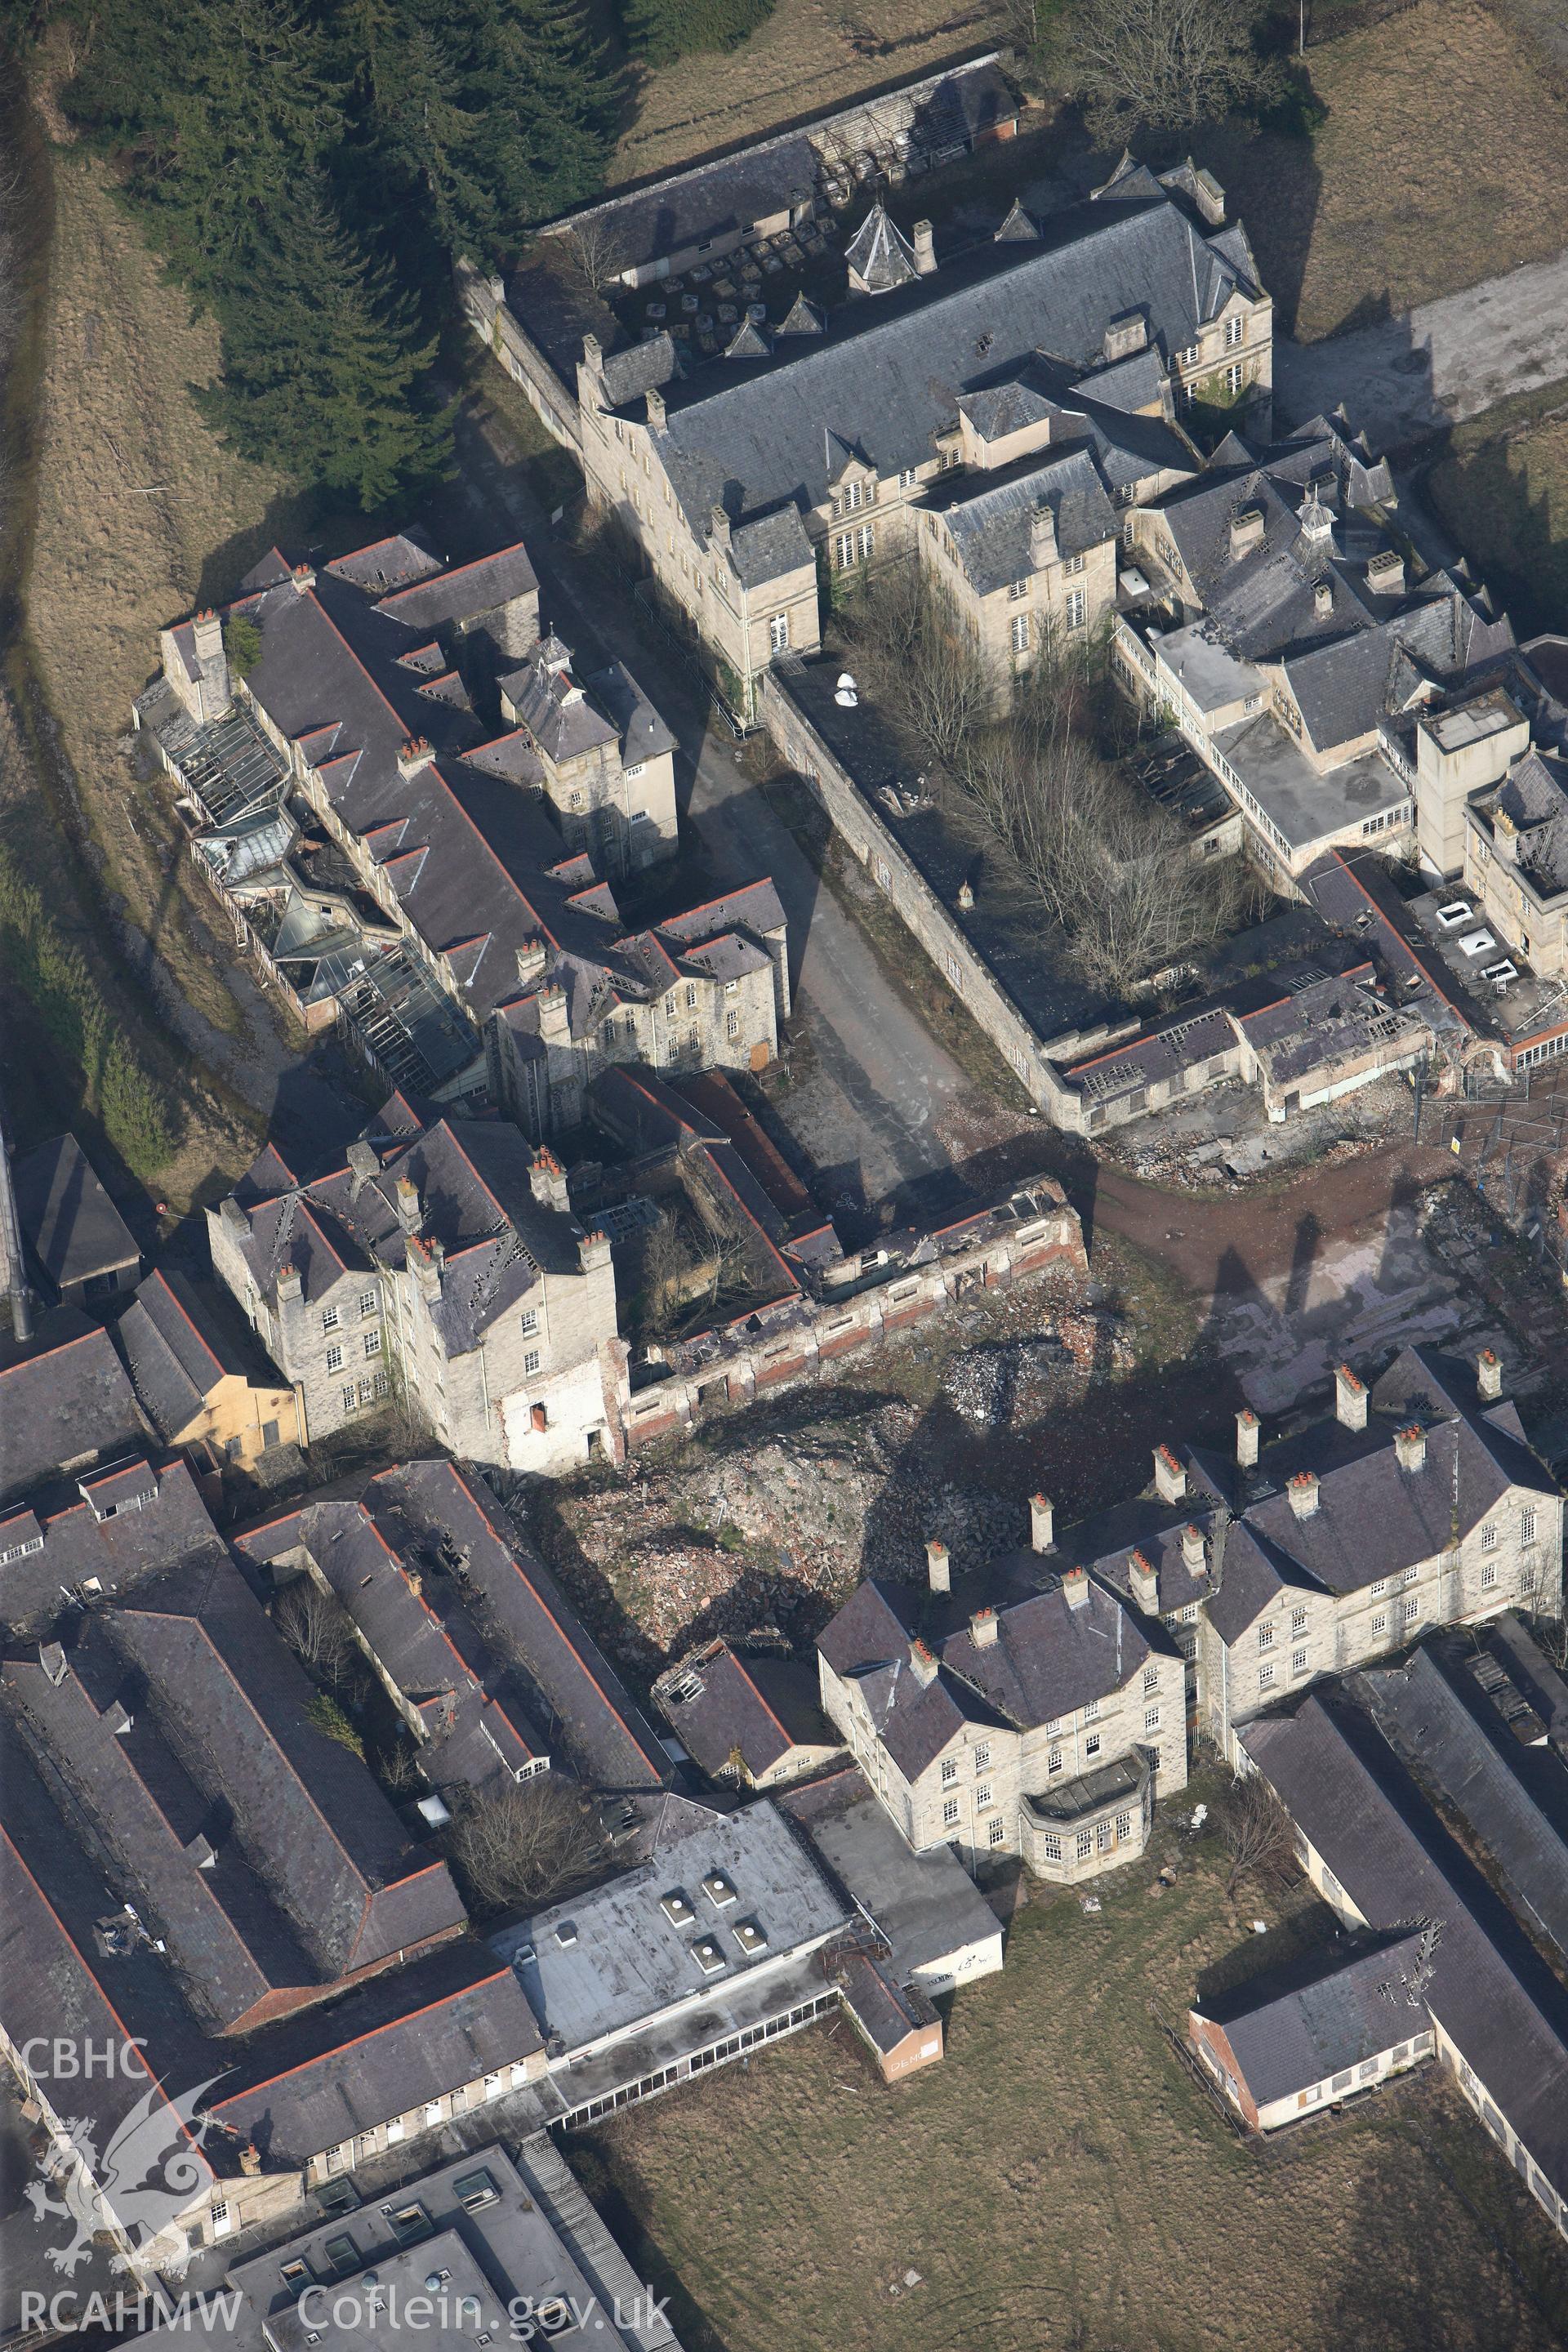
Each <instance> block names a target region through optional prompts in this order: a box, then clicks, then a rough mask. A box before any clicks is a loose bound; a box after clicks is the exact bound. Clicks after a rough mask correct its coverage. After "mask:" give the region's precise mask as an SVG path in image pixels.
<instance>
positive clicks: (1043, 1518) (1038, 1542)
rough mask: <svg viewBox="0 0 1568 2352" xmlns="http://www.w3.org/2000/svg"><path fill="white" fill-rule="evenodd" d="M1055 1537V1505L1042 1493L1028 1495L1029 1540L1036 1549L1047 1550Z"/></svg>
mask: <svg viewBox="0 0 1568 2352" xmlns="http://www.w3.org/2000/svg"><path fill="white" fill-rule="evenodd" d="M1056 1539H1057V1507H1056V1505H1055V1504H1054V1503H1047V1500H1046V1498H1045V1496H1043V1495H1031V1496H1030V1497H1029V1542H1030V1545H1031V1546H1032V1548H1033V1549H1035V1550H1036V1551H1049V1549H1050V1548H1051V1546H1052V1545H1053V1544H1054V1543H1055V1541H1056Z"/></svg>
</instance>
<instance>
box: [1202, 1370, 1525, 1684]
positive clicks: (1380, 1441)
mask: <svg viewBox="0 0 1568 2352" xmlns="http://www.w3.org/2000/svg"><path fill="white" fill-rule="evenodd" d="M1467 1386H1468V1391H1469V1394H1468V1397H1467V1395H1466V1393H1465V1391H1466V1387H1467ZM1415 1420H1419V1421H1421V1422H1422V1423H1424V1424H1425V1425H1426V1452H1425V1457H1424V1460H1423V1464H1422V1466H1421V1468H1420V1469H1418V1470H1405V1469H1402V1468H1401V1467H1400V1465H1399V1462H1398V1458H1397V1455H1396V1454H1395V1450H1394V1434H1395V1431H1396V1430H1397V1429H1400V1428H1404V1427H1405V1426H1407V1425H1409V1424H1410V1423H1411V1422H1412V1421H1415ZM1456 1454H1457V1455H1458V1532H1459V1534H1460V1535H1461V1536H1466V1535H1468V1533H1469V1532H1470V1530H1471V1529H1472V1528H1475V1527H1477V1526H1479V1523H1480V1521H1481V1520H1482V1519H1484V1518H1485V1517H1487V1515H1488V1514H1489V1512H1490V1511H1491V1510H1492V1509H1494V1508H1495V1507H1496V1505H1497V1504H1498V1502H1499V1501H1500V1499H1501V1497H1502V1496H1504V1495H1505V1494H1507V1493H1508V1492H1509V1491H1510V1488H1513V1487H1523V1488H1524V1489H1525V1490H1526V1491H1527V1492H1533V1493H1536V1494H1541V1495H1553V1496H1554V1495H1555V1493H1556V1488H1555V1486H1554V1484H1553V1482H1552V1477H1551V1475H1550V1474H1549V1473H1548V1472H1547V1471H1546V1470H1545V1469H1544V1468H1543V1466H1542V1464H1541V1463H1540V1462H1539V1461H1538V1460H1537V1459H1536V1457H1535V1456H1534V1455H1533V1454H1531V1452H1530V1449H1529V1447H1528V1446H1527V1445H1526V1444H1525V1443H1524V1439H1523V1433H1522V1431H1521V1428H1520V1425H1519V1420H1518V1415H1517V1412H1515V1410H1514V1408H1513V1407H1512V1406H1511V1405H1503V1406H1500V1407H1498V1406H1494V1407H1491V1408H1489V1409H1488V1410H1486V1411H1483V1410H1482V1409H1481V1408H1480V1405H1479V1400H1477V1399H1476V1396H1475V1383H1474V1379H1473V1376H1471V1377H1470V1379H1469V1380H1468V1382H1466V1381H1465V1380H1464V1378H1463V1376H1462V1375H1461V1374H1460V1373H1459V1372H1458V1368H1457V1367H1455V1366H1452V1365H1449V1364H1448V1363H1447V1360H1445V1359H1443V1358H1442V1357H1440V1356H1439V1355H1437V1354H1436V1351H1434V1350H1432V1349H1425V1348H1407V1349H1404V1350H1403V1351H1402V1352H1401V1354H1400V1355H1399V1356H1398V1357H1396V1358H1395V1360H1394V1363H1393V1364H1391V1365H1390V1366H1389V1368H1388V1370H1387V1371H1386V1372H1385V1373H1384V1375H1383V1377H1382V1379H1381V1380H1379V1381H1377V1382H1376V1383H1375V1384H1374V1386H1373V1391H1372V1396H1371V1411H1370V1413H1369V1416H1368V1423H1367V1427H1366V1428H1365V1429H1364V1430H1360V1431H1356V1430H1349V1429H1345V1428H1343V1427H1342V1425H1341V1423H1339V1422H1337V1421H1335V1420H1332V1419H1328V1418H1325V1419H1323V1420H1321V1421H1317V1422H1314V1423H1311V1424H1310V1427H1308V1428H1306V1429H1304V1430H1301V1431H1300V1432H1298V1433H1296V1434H1294V1435H1292V1436H1289V1437H1284V1438H1280V1439H1279V1440H1277V1441H1276V1442H1275V1443H1274V1444H1271V1445H1268V1446H1266V1447H1264V1448H1263V1450H1262V1452H1261V1454H1260V1455H1259V1459H1258V1471H1257V1473H1256V1475H1254V1476H1252V1477H1247V1476H1246V1475H1245V1474H1240V1473H1237V1472H1236V1471H1235V1470H1234V1469H1233V1468H1224V1469H1216V1468H1215V1465H1208V1464H1207V1463H1206V1461H1205V1463H1204V1464H1203V1465H1202V1468H1203V1470H1204V1473H1205V1476H1209V1477H1212V1478H1213V1480H1214V1481H1215V1486H1216V1492H1219V1491H1223V1492H1225V1494H1226V1497H1227V1499H1230V1500H1232V1501H1233V1502H1234V1503H1235V1505H1236V1507H1237V1508H1238V1509H1239V1511H1240V1514H1241V1516H1240V1517H1239V1519H1238V1520H1237V1523H1236V1524H1235V1525H1233V1527H1232V1528H1231V1529H1230V1533H1229V1537H1228V1538H1227V1542H1226V1560H1225V1577H1224V1580H1223V1583H1222V1585H1221V1588H1220V1590H1219V1591H1218V1593H1217V1594H1216V1595H1215V1598H1214V1600H1213V1601H1211V1602H1210V1604H1209V1612H1208V1613H1209V1619H1210V1622H1212V1623H1213V1624H1214V1625H1215V1628H1216V1630H1217V1631H1218V1632H1219V1633H1220V1634H1221V1636H1222V1638H1223V1639H1224V1640H1226V1641H1227V1642H1231V1641H1235V1640H1236V1639H1237V1636H1238V1634H1239V1633H1242V1632H1243V1631H1245V1629H1246V1627H1247V1626H1248V1625H1249V1624H1250V1623H1251V1622H1252V1621H1253V1619H1254V1618H1255V1617H1256V1616H1257V1615H1258V1612H1259V1610H1260V1609H1262V1608H1263V1607H1265V1606H1266V1605H1267V1603H1268V1600H1269V1599H1270V1598H1272V1596H1273V1594H1274V1593H1275V1592H1277V1591H1279V1589H1280V1587H1281V1585H1283V1584H1285V1583H1289V1582H1299V1583H1300V1584H1301V1585H1303V1586H1304V1587H1306V1588H1309V1589H1310V1588H1313V1587H1315V1588H1317V1589H1318V1590H1320V1591H1325V1592H1332V1593H1342V1592H1355V1591H1363V1590H1364V1589H1365V1587H1366V1586H1367V1585H1369V1584H1372V1583H1374V1582H1375V1581H1377V1580H1379V1579H1380V1578H1389V1577H1393V1576H1396V1575H1397V1574H1398V1573H1399V1572H1400V1570H1402V1569H1405V1568H1407V1567H1413V1566H1415V1563H1416V1562H1417V1561H1420V1560H1427V1559H1434V1558H1436V1555H1437V1554H1438V1553H1440V1552H1442V1551H1443V1550H1445V1549H1447V1545H1448V1543H1449V1541H1450V1539H1451V1538H1452V1535H1453V1532H1454V1511H1455V1475H1454V1474H1455V1457H1456ZM1299 1470H1310V1472H1311V1473H1312V1474H1313V1475H1314V1476H1315V1477H1316V1478H1317V1480H1318V1506H1317V1508H1316V1510H1315V1511H1313V1512H1312V1513H1311V1515H1310V1517H1305V1518H1300V1517H1297V1515H1296V1512H1295V1510H1294V1509H1293V1508H1292V1507H1291V1504H1290V1502H1289V1496H1288V1494H1287V1491H1286V1490H1287V1487H1288V1485H1289V1480H1290V1478H1291V1477H1292V1476H1293V1475H1295V1473H1296V1472H1297V1471H1299ZM1243 1538H1248V1539H1250V1549H1249V1545H1248V1542H1247V1540H1243Z"/></svg>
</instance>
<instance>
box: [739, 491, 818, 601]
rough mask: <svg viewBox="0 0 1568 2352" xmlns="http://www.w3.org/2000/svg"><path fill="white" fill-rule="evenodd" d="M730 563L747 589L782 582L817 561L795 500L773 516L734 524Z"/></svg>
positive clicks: (778, 508) (776, 511)
mask: <svg viewBox="0 0 1568 2352" xmlns="http://www.w3.org/2000/svg"><path fill="white" fill-rule="evenodd" d="M730 562H731V564H732V565H733V567H734V571H735V576H736V578H737V579H738V580H739V581H740V583H741V585H742V587H743V588H760V587H761V586H762V584H763V582H764V581H767V580H782V579H783V578H784V576H785V574H786V573H788V572H803V571H805V570H806V569H807V567H808V566H810V565H812V564H814V563H815V562H816V550H815V548H814V547H813V546H812V543H811V541H810V540H809V539H808V538H807V536H806V530H805V523H804V522H803V521H802V520H801V512H800V509H799V508H798V507H797V506H795V504H794V502H793V501H791V502H789V503H787V504H785V505H784V506H782V507H775V508H774V509H773V512H772V513H771V514H762V515H757V516H755V517H754V518H753V519H752V521H750V522H741V523H736V524H734V525H732V527H731V532H730Z"/></svg>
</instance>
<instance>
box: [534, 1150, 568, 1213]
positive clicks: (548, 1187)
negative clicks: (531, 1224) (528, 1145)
mask: <svg viewBox="0 0 1568 2352" xmlns="http://www.w3.org/2000/svg"><path fill="white" fill-rule="evenodd" d="M528 1189H529V1191H530V1192H531V1193H532V1194H533V1197H534V1199H535V1200H536V1201H537V1202H539V1204H540V1206H541V1207H542V1208H546V1209H569V1208H570V1207H571V1205H572V1203H571V1201H570V1199H569V1197H568V1195H567V1191H566V1171H565V1170H564V1168H563V1166H562V1165H561V1162H560V1161H559V1160H557V1158H556V1157H555V1154H554V1153H553V1151H552V1150H551V1149H550V1146H549V1145H548V1143H542V1144H541V1145H540V1147H539V1149H538V1150H537V1151H536V1152H535V1153H534V1155H533V1165H532V1167H531V1169H530V1170H529V1171H528Z"/></svg>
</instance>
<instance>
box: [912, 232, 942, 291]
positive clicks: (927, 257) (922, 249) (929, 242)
mask: <svg viewBox="0 0 1568 2352" xmlns="http://www.w3.org/2000/svg"><path fill="white" fill-rule="evenodd" d="M910 237H911V239H912V241H913V244H914V248H915V268H917V269H918V270H919V271H920V274H921V277H922V278H931V277H933V276H934V275H935V272H936V236H935V232H934V231H933V229H932V227H931V223H930V221H916V223H915V225H914V227H913V228H912V229H911V230H910Z"/></svg>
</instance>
